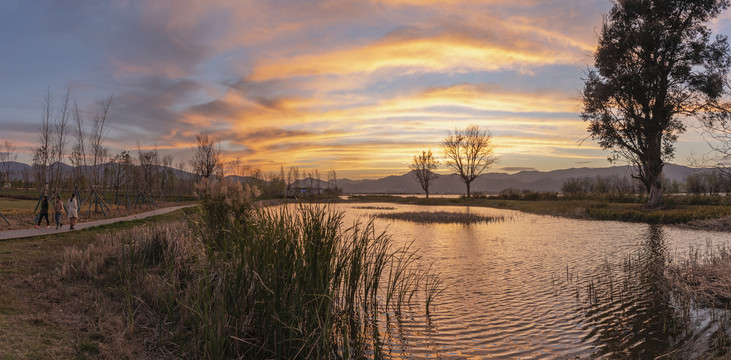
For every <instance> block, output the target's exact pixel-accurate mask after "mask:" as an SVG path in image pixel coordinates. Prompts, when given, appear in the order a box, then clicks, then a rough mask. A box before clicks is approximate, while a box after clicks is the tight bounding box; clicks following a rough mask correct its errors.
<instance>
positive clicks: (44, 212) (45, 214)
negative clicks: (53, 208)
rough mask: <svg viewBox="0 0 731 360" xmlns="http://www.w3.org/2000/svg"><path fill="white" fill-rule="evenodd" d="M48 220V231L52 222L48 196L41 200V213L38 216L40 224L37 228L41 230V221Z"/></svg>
mask: <svg viewBox="0 0 731 360" xmlns="http://www.w3.org/2000/svg"><path fill="white" fill-rule="evenodd" d="M44 217H45V218H46V229H48V227H49V225H50V222H49V221H48V197H47V196H46V195H43V198H42V199H41V213H40V214H38V224H36V228H39V227H40V225H41V219H43V218H44Z"/></svg>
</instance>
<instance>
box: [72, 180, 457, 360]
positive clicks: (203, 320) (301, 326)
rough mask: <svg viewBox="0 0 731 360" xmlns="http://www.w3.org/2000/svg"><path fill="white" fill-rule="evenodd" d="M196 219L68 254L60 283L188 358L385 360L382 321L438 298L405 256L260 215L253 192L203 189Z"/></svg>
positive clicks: (311, 209) (358, 233) (309, 220)
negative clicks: (122, 307) (109, 295)
mask: <svg viewBox="0 0 731 360" xmlns="http://www.w3.org/2000/svg"><path fill="white" fill-rule="evenodd" d="M197 191H198V193H199V195H200V196H201V199H202V204H203V206H202V210H201V213H200V214H199V215H198V216H193V217H191V218H190V219H187V221H179V222H174V223H170V224H167V225H162V226H147V227H139V228H135V229H132V230H129V231H124V232H119V233H116V234H109V235H105V236H102V237H101V238H100V239H99V241H98V242H97V243H96V244H93V245H91V246H89V247H87V248H86V249H78V248H72V249H68V250H67V251H66V254H65V255H64V261H63V264H62V265H61V267H60V268H59V270H58V272H59V275H60V277H61V278H62V279H64V280H65V281H81V280H93V281H96V282H102V283H103V284H105V286H109V285H110V284H111V285H113V286H114V288H116V289H118V290H119V291H120V292H121V293H122V294H123V296H124V301H125V303H126V308H127V314H126V315H127V319H128V320H127V321H128V326H129V328H130V331H133V330H134V328H135V327H136V326H145V327H155V328H156V329H157V330H156V333H157V334H159V338H158V339H156V343H157V344H159V347H160V348H162V349H165V350H166V351H172V352H173V353H174V354H175V355H176V356H178V357H183V358H218V359H222V358H249V359H261V358H285V359H314V358H317V359H327V358H359V357H364V356H369V357H371V356H374V357H377V356H380V355H378V351H379V349H380V345H379V344H377V343H374V340H373V339H374V338H377V336H373V334H377V333H378V331H379V325H378V321H379V319H381V318H383V317H384V316H391V314H399V313H402V312H404V311H407V309H409V308H412V306H407V305H414V304H416V301H417V300H418V301H419V302H420V303H422V304H425V310H426V311H428V309H429V305H431V304H433V300H434V298H435V297H436V296H437V295H438V294H439V293H440V292H441V290H442V289H443V287H442V282H441V280H440V279H439V278H438V276H436V275H434V274H432V272H431V271H430V269H429V268H424V267H420V266H419V265H418V263H417V260H418V255H417V253H416V251H414V250H412V249H411V248H410V247H403V248H395V247H393V246H392V244H391V240H390V237H389V236H388V235H387V234H385V233H381V232H377V231H376V230H375V227H374V226H373V223H372V222H368V223H365V224H360V223H356V224H352V225H351V226H349V227H346V226H344V225H345V224H344V222H343V214H342V213H340V212H336V211H333V210H332V209H329V208H327V207H323V206H316V205H300V206H298V207H286V206H283V207H279V208H272V207H267V208H257V207H256V206H254V204H253V201H252V199H253V198H254V196H255V195H256V189H254V188H249V187H246V186H241V185H240V184H228V183H202V184H201V185H200V186H199V187H198V188H197Z"/></svg>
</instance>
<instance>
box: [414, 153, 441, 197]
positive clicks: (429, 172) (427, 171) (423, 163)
mask: <svg viewBox="0 0 731 360" xmlns="http://www.w3.org/2000/svg"><path fill="white" fill-rule="evenodd" d="M438 167H439V161H438V160H437V159H436V158H435V157H434V156H433V155H432V153H431V149H429V150H428V151H422V152H421V155H414V158H413V159H412V160H411V163H410V164H409V168H411V172H412V173H413V174H414V177H416V180H418V181H419V185H421V188H422V189H424V192H425V193H426V197H427V199H428V198H429V185H431V184H432V183H433V182H434V181H435V180H436V179H438V178H439V174H437V173H435V172H434V170H436V169H437V168H438Z"/></svg>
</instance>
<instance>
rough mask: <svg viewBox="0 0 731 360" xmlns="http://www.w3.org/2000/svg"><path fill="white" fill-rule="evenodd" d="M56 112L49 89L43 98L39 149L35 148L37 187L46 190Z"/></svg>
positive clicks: (34, 167) (34, 168)
mask: <svg viewBox="0 0 731 360" xmlns="http://www.w3.org/2000/svg"><path fill="white" fill-rule="evenodd" d="M54 111H55V110H54V107H53V96H52V95H51V89H47V90H46V95H45V96H44V97H43V105H42V112H41V128H40V133H39V134H38V147H35V148H33V170H34V171H35V178H36V185H37V186H38V187H39V189H44V187H45V185H46V183H47V182H48V163H49V160H50V157H51V154H50V151H51V143H52V141H53V139H52V134H51V120H52V119H53V116H54V115H53V113H54Z"/></svg>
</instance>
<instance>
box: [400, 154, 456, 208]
mask: <svg viewBox="0 0 731 360" xmlns="http://www.w3.org/2000/svg"><path fill="white" fill-rule="evenodd" d="M438 167H439V161H438V160H437V159H436V158H435V157H434V156H433V155H432V153H431V149H429V150H428V151H422V152H421V154H420V155H414V158H413V159H412V160H411V163H410V164H409V168H410V169H411V172H412V173H413V174H414V177H416V180H418V181H419V185H421V188H422V189H424V192H425V193H426V198H427V199H428V198H429V186H430V185H431V184H432V183H433V182H434V181H435V180H436V179H438V178H439V174H437V173H435V172H434V170H436V169H437V168H438ZM468 192H469V191H468Z"/></svg>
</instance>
